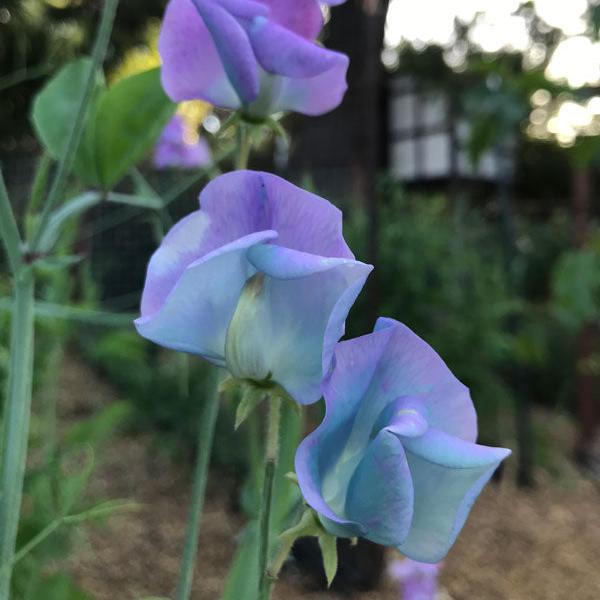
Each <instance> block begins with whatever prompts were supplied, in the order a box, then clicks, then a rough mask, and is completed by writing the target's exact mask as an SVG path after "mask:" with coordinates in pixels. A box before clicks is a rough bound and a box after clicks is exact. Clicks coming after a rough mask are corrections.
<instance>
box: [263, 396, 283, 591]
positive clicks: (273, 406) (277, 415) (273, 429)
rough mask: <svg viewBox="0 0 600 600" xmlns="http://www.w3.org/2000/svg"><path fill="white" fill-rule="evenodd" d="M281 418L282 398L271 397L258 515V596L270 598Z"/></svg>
mask: <svg viewBox="0 0 600 600" xmlns="http://www.w3.org/2000/svg"><path fill="white" fill-rule="evenodd" d="M280 420H281V400H280V399H279V398H277V397H271V398H270V403H269V416H268V422H267V441H266V446H265V475H264V480H263V492H262V501H261V504H260V512H259V516H258V527H259V538H258V582H259V583H258V598H259V600H269V598H270V596H271V584H272V579H271V577H269V574H268V572H267V561H268V557H269V545H270V544H269V530H270V524H271V523H270V521H271V504H272V500H273V485H274V483H275V467H276V466H277V459H278V456H279V425H280Z"/></svg>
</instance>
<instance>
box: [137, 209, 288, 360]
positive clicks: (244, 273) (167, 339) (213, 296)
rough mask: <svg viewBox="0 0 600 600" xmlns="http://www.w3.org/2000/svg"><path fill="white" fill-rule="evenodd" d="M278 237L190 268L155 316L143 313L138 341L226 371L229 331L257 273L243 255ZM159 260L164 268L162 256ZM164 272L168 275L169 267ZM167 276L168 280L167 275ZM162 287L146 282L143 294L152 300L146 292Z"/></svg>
mask: <svg viewBox="0 0 600 600" xmlns="http://www.w3.org/2000/svg"><path fill="white" fill-rule="evenodd" d="M196 218H198V217H196ZM186 224H187V223H186ZM276 237H277V233H276V232H274V231H263V232H259V233H253V234H250V235H248V236H246V237H244V238H241V239H239V240H236V241H234V242H232V243H230V244H227V245H225V246H223V247H221V248H218V249H217V250H214V251H213V252H209V253H208V254H206V255H205V256H203V257H202V258H200V259H198V260H196V261H194V262H192V263H191V264H188V265H187V266H186V267H185V268H184V270H183V272H182V273H181V275H180V276H178V277H177V281H176V283H175V285H174V287H173V288H172V289H171V290H170V291H169V293H168V295H167V297H166V298H165V299H164V300H163V301H162V302H160V304H159V308H158V310H155V311H147V312H142V316H141V317H140V318H139V319H137V320H136V321H135V325H136V328H137V330H138V332H139V333H140V335H142V336H143V337H145V338H147V339H149V340H151V341H153V342H155V343H157V344H160V345H161V346H165V347H167V348H172V349H173V350H180V351H182V352H189V353H192V354H199V355H200V356H203V357H204V358H206V359H207V360H210V361H211V362H213V363H215V364H217V365H219V366H224V365H225V362H224V355H225V333H226V331H227V326H228V324H229V321H230V320H231V317H232V315H233V314H234V311H235V307H236V305H237V302H238V299H239V296H240V293H241V291H242V289H243V287H244V285H245V282H246V280H247V279H248V278H249V277H251V276H252V275H253V274H254V273H255V269H254V267H253V266H252V265H251V264H250V263H249V262H248V260H247V259H246V252H247V250H248V248H249V247H251V246H253V245H255V244H261V243H263V242H265V241H268V240H272V239H274V238H276ZM161 248H162V247H161ZM162 249H163V250H164V248H162ZM157 254H158V253H157ZM159 260H160V262H161V263H162V262H167V261H166V260H165V258H164V257H162V256H159ZM164 266H165V268H167V270H168V269H169V265H168V264H167V265H164ZM151 268H153V264H152V262H151V264H150V268H149V269H151ZM173 272H174V273H176V271H175V270H173ZM167 275H168V277H169V278H171V277H172V275H171V274H170V273H168V272H167ZM160 281H161V280H160V279H159V278H156V279H155V280H154V281H150V280H148V283H147V284H146V290H148V291H145V294H150V296H149V297H151V296H152V293H151V291H150V290H152V289H157V288H158V289H159V288H160V286H161V283H160Z"/></svg>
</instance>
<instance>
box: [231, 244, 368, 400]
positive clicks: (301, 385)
mask: <svg viewBox="0 0 600 600" xmlns="http://www.w3.org/2000/svg"><path fill="white" fill-rule="evenodd" d="M248 260H249V261H250V263H251V264H252V265H253V266H254V268H255V269H256V270H257V271H259V272H260V273H262V274H264V278H262V279H260V280H256V281H255V282H253V283H252V284H251V285H250V284H249V286H248V288H247V289H246V290H245V293H244V294H242V297H241V298H240V302H239V304H238V307H237V309H236V314H235V316H234V318H233V320H232V324H231V326H230V328H229V331H228V334H227V343H226V359H227V365H228V368H229V369H230V371H231V373H232V374H233V375H234V376H235V377H240V378H250V379H254V380H257V381H262V380H265V379H271V380H273V381H274V382H277V383H278V384H280V385H281V386H283V388H284V389H285V390H286V391H287V392H288V393H289V394H290V395H291V396H292V397H293V398H294V399H295V400H296V401H297V402H299V403H300V404H310V403H312V402H316V401H317V400H318V399H319V398H320V396H321V390H320V383H321V380H322V378H323V374H324V373H323V372H324V369H325V370H328V369H329V365H330V363H331V351H332V347H333V345H334V344H335V342H336V341H337V340H338V339H339V337H340V336H341V335H342V333H343V323H344V321H345V319H346V316H347V312H348V310H349V308H350V306H351V305H352V303H353V301H354V299H355V298H356V296H357V295H358V293H359V291H360V289H361V288H362V286H363V285H364V282H365V280H366V278H367V276H368V274H369V272H370V271H371V269H372V267H371V266H370V265H365V264H363V263H359V262H356V261H354V260H351V259H339V258H324V257H321V256H315V255H312V254H306V253H301V252H298V251H294V250H290V249H287V248H281V247H279V246H276V245H264V246H262V248H258V247H256V248H252V249H250V250H249V252H248ZM336 336H337V337H336Z"/></svg>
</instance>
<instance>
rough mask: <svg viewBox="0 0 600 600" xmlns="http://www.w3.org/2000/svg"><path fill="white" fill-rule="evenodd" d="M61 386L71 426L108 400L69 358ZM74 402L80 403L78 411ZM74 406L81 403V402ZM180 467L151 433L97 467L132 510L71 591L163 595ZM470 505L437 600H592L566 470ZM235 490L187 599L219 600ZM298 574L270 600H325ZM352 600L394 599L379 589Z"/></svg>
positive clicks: (211, 504)
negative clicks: (132, 505)
mask: <svg viewBox="0 0 600 600" xmlns="http://www.w3.org/2000/svg"><path fill="white" fill-rule="evenodd" d="M66 366H67V368H66V369H65V374H64V376H63V377H62V382H61V407H62V416H63V418H66V419H76V418H79V417H80V416H81V415H82V414H85V413H86V412H88V411H90V410H93V408H94V407H95V406H98V405H101V404H104V403H106V402H109V401H111V400H112V399H114V398H115V392H114V391H113V390H112V389H111V388H110V387H109V386H108V385H106V384H105V383H103V382H102V381H101V380H99V379H98V377H97V376H95V375H94V373H93V372H92V371H90V369H88V368H87V367H85V366H84V365H82V364H81V363H79V362H77V361H74V360H72V359H69V360H68V361H67V365H66ZM82 399H85V400H84V401H83V400H82ZM82 403H83V404H82ZM189 471H190V469H189V465H185V464H174V463H173V461H172V460H171V459H169V458H168V457H167V456H165V455H164V454H161V452H160V450H158V449H157V447H156V444H155V443H152V438H151V436H150V435H149V434H135V435H134V434H129V435H123V436H121V437H119V438H118V439H116V440H114V441H113V442H112V443H111V444H110V445H109V447H108V448H107V450H106V452H105V455H104V456H103V457H102V465H101V466H100V467H99V468H98V470H97V472H96V474H95V477H94V481H93V493H94V495H96V496H98V497H102V498H122V499H130V500H134V501H135V502H138V503H139V505H140V506H139V509H138V510H136V511H133V512H128V513H125V514H121V515H117V516H114V517H112V518H111V519H110V520H109V521H108V523H106V524H104V525H102V526H98V527H91V528H89V529H88V530H87V535H86V536H85V541H84V542H83V543H82V544H81V545H80V546H79V548H78V551H77V553H76V555H75V556H74V557H73V559H72V560H71V562H70V567H71V570H72V573H73V575H74V576H75V578H76V579H77V581H78V582H79V584H80V585H81V586H82V587H83V588H84V589H86V590H87V591H89V592H90V593H91V594H93V596H94V597H95V598H96V599H97V600H141V599H143V598H146V597H149V596H165V597H169V596H171V597H172V594H173V585H174V581H175V580H176V575H177V571H178V567H179V557H180V553H181V548H182V540H183V536H184V530H185V522H186V517H187V507H188V500H189ZM508 471H509V472H508V473H507V475H506V476H505V477H504V480H503V481H502V483H501V484H500V485H491V486H488V488H487V489H486V490H485V491H484V493H483V494H482V496H481V498H480V499H479V500H478V502H477V504H476V505H475V507H474V509H473V511H472V514H471V517H470V519H469V521H468V523H467V525H466V527H465V529H464V530H463V532H462V534H461V536H460V538H459V540H458V542H457V544H456V545H455V547H454V548H453V550H452V551H451V553H450V555H449V556H448V558H447V559H446V561H445V564H444V568H443V571H442V576H441V585H442V589H443V593H442V597H443V598H444V599H445V600H449V599H452V600H599V599H600V493H599V490H598V487H597V486H596V485H595V484H593V483H592V482H589V481H587V480H585V479H583V478H582V477H580V476H579V475H578V474H577V473H576V472H575V471H574V470H572V469H570V470H569V469H566V470H565V474H563V476H561V478H560V479H558V480H556V479H551V478H550V477H548V476H544V475H543V474H541V475H540V483H539V485H538V486H537V487H536V488H535V489H534V490H519V489H517V488H515V486H514V484H513V483H512V480H513V479H514V478H513V477H512V475H511V473H510V468H509V469H508ZM235 493H236V492H235V489H234V484H233V482H232V481H231V480H230V479H227V478H226V477H224V476H223V475H222V474H220V473H213V476H212V477H211V482H210V485H209V490H208V496H207V501H206V510H205V513H204V516H203V521H202V528H203V529H202V541H201V545H200V548H199V569H198V572H197V575H196V580H195V587H194V592H193V595H192V597H193V599H194V600H217V599H218V598H219V597H220V593H221V591H222V590H223V585H224V580H225V577H226V575H227V570H228V567H229V564H230V562H231V559H232V556H233V553H234V551H235V546H236V535H237V534H238V532H239V531H240V528H241V527H242V525H243V517H242V516H241V515H239V514H238V513H236V512H235V511H234V510H233V509H232V507H233V506H234V502H233V501H232V498H233V497H234V496H233V495H234V494H235ZM332 597H335V596H332V595H331V594H329V593H325V592H315V591H310V590H308V589H307V588H306V586H305V585H304V581H302V580H301V579H300V578H299V577H298V576H295V575H294V574H293V573H292V575H288V576H286V577H283V578H282V579H281V580H280V581H279V582H278V584H277V587H276V589H275V593H274V600H284V599H285V600H298V599H304V600H327V599H328V598H329V599H330V598H332ZM354 597H355V598H358V599H360V600H367V599H368V600H392V599H393V600H396V599H397V598H399V592H398V590H397V588H396V587H395V586H394V585H393V584H392V582H389V581H385V582H384V583H382V586H381V589H380V590H378V591H375V592H369V593H364V594H356V595H355V596H354ZM240 600H244V599H243V598H240Z"/></svg>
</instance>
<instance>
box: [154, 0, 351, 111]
mask: <svg viewBox="0 0 600 600" xmlns="http://www.w3.org/2000/svg"><path fill="white" fill-rule="evenodd" d="M342 1H343V0H329V1H328V2H323V4H328V5H331V6H333V5H336V4H341V3H342ZM320 4H321V3H320V2H319V1H318V0H170V2H169V4H168V6H167V10H166V12H165V16H164V21H163V26H162V29H161V33H160V37H159V42H158V49H159V52H160V55H161V58H162V62H163V67H162V81H163V86H164V88H165V91H166V92H167V94H168V95H169V96H170V97H171V98H172V99H173V100H174V101H175V102H179V101H182V100H188V99H193V98H201V99H203V100H206V101H207V102H210V103H211V104H213V105H214V106H219V107H222V108H229V109H232V110H238V109H243V110H244V112H245V113H246V114H247V115H249V116H251V117H255V118H263V117H267V116H269V115H271V114H273V113H276V112H280V111H288V110H289V111H295V112H299V113H303V114H306V115H320V114H323V113H326V112H328V111H330V110H332V109H334V108H335V107H336V106H338V104H339V103H340V102H341V101H342V98H343V96H344V93H345V91H346V87H347V85H346V71H347V69H348V57H347V56H345V55H344V54H340V53H339V52H334V51H332V50H328V49H326V48H324V47H322V46H320V45H319V44H317V43H316V42H315V40H316V38H317V36H318V35H319V32H320V31H321V28H322V26H323V16H322V12H321V6H320Z"/></svg>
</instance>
